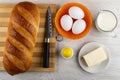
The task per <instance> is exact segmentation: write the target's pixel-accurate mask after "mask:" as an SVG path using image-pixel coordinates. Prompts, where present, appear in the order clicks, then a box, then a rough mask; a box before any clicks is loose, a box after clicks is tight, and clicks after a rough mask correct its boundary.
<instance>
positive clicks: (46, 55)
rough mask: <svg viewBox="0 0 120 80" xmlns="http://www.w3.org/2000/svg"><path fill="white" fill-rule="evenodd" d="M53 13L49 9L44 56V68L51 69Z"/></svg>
mask: <svg viewBox="0 0 120 80" xmlns="http://www.w3.org/2000/svg"><path fill="white" fill-rule="evenodd" d="M52 26H53V25H52V13H51V9H50V7H48V8H47V13H46V24H45V44H44V54H43V67H44V68H49V55H50V37H52V35H53V31H52Z"/></svg>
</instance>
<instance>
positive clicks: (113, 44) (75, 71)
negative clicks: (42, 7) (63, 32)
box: [0, 0, 120, 80]
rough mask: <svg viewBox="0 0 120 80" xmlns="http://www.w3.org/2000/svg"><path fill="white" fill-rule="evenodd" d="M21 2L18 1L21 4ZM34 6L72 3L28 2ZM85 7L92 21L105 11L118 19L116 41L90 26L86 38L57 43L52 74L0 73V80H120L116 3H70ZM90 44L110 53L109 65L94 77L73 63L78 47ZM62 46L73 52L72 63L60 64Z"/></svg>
mask: <svg viewBox="0 0 120 80" xmlns="http://www.w3.org/2000/svg"><path fill="white" fill-rule="evenodd" d="M21 1H22V0H21ZM31 1H33V2H35V3H55V4H58V5H59V6H60V5H63V4H65V3H68V2H70V1H72V0H31ZM74 1H77V2H81V3H82V4H84V5H86V6H87V7H88V8H89V10H90V11H91V13H92V16H93V20H95V18H96V16H97V13H98V11H100V10H103V9H108V10H111V11H113V12H114V13H115V14H116V16H117V18H118V26H117V28H116V29H115V30H114V32H115V33H116V34H117V37H116V38H112V37H111V36H109V35H107V34H104V33H101V32H98V31H97V30H96V28H95V26H94V21H93V27H92V29H91V31H90V32H89V34H88V35H87V36H85V37H84V38H82V39H79V40H75V41H72V40H69V39H65V38H64V39H63V41H62V42H57V51H58V56H57V64H56V66H57V70H56V72H54V73H48V72H27V73H24V74H20V75H16V76H13V77H11V76H10V75H8V74H7V73H6V72H0V80H120V23H119V19H120V0H74ZM16 2H18V0H11V1H10V0H0V3H16ZM90 41H97V42H99V43H101V44H103V45H105V46H106V47H108V48H109V49H110V52H111V61H110V65H109V66H108V68H107V69H106V70H104V71H103V72H101V73H98V74H90V73H87V72H85V71H83V70H82V69H81V68H80V66H79V64H78V61H77V53H78V52H79V50H80V48H81V46H82V45H83V44H85V43H87V42H90ZM64 46H69V47H72V48H73V49H74V56H73V58H72V59H69V60H64V59H63V58H61V56H60V50H61V48H62V47H64Z"/></svg>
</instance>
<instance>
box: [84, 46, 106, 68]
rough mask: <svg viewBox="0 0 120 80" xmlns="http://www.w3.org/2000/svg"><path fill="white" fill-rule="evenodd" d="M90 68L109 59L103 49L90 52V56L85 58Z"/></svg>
mask: <svg viewBox="0 0 120 80" xmlns="http://www.w3.org/2000/svg"><path fill="white" fill-rule="evenodd" d="M83 59H84V60H85V62H86V64H87V66H88V67H91V66H94V65H96V64H99V63H100V62H103V61H104V60H106V59H107V55H106V53H105V51H104V49H103V47H99V48H97V49H96V50H94V51H91V52H89V53H88V54H86V55H84V56H83Z"/></svg>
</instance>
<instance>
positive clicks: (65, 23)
mask: <svg viewBox="0 0 120 80" xmlns="http://www.w3.org/2000/svg"><path fill="white" fill-rule="evenodd" d="M60 24H61V26H62V28H63V29H64V30H65V31H69V30H70V29H71V28H72V24H73V20H72V18H71V17H70V16H69V15H63V16H62V17H61V19H60Z"/></svg>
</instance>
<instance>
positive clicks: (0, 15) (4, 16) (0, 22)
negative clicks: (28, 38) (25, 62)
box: [0, 4, 56, 72]
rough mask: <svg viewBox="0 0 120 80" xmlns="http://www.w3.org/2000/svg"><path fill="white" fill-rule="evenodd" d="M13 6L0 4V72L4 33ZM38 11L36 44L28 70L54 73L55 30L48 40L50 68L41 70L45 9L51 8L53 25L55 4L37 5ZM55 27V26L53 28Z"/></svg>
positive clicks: (0, 68)
mask: <svg viewBox="0 0 120 80" xmlns="http://www.w3.org/2000/svg"><path fill="white" fill-rule="evenodd" d="M14 5H15V4H0V70H4V67H3V63H2V61H3V56H2V54H3V50H4V45H5V40H6V33H7V28H8V22H9V15H10V13H11V10H12V8H13V7H14ZM37 5H38V7H39V9H40V26H39V27H40V28H39V31H38V36H37V42H36V46H35V48H34V55H33V62H32V66H31V68H30V71H47V72H53V71H55V63H56V39H55V32H56V31H55V28H53V31H54V36H53V37H52V38H51V39H50V68H43V67H42V63H43V49H44V45H43V43H44V38H45V37H44V34H45V15H46V11H47V7H48V6H50V7H51V11H52V17H53V24H54V17H55V13H56V5H55V4H37ZM53 27H55V26H53Z"/></svg>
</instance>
